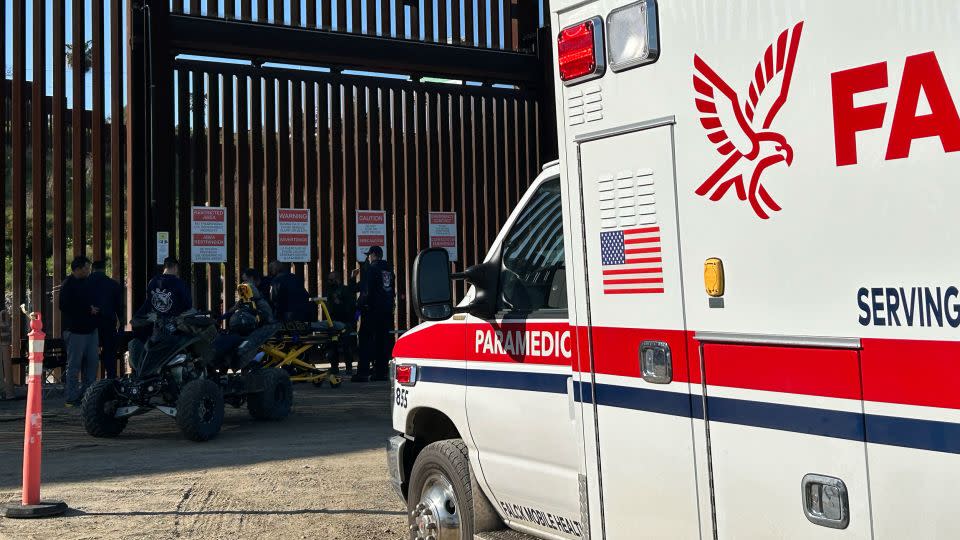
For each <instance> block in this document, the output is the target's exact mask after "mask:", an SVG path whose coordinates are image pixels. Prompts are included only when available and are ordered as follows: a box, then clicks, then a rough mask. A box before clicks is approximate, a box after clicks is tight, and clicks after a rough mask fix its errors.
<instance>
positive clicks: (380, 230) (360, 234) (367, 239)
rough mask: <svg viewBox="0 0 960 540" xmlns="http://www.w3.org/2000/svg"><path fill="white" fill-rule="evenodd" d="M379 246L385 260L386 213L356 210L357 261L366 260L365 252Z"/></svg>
mask: <svg viewBox="0 0 960 540" xmlns="http://www.w3.org/2000/svg"><path fill="white" fill-rule="evenodd" d="M373 246H380V249H382V250H383V258H384V259H386V258H387V213H386V212H385V211H383V210H357V260H358V261H363V260H365V259H366V258H367V250H368V249H370V248H372V247H373Z"/></svg>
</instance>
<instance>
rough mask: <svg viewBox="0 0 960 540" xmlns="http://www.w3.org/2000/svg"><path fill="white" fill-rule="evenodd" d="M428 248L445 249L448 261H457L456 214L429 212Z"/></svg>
mask: <svg viewBox="0 0 960 540" xmlns="http://www.w3.org/2000/svg"><path fill="white" fill-rule="evenodd" d="M430 247H432V248H434V247H439V248H446V250H447V253H449V254H450V260H451V261H456V260H457V213H456V212H430Z"/></svg>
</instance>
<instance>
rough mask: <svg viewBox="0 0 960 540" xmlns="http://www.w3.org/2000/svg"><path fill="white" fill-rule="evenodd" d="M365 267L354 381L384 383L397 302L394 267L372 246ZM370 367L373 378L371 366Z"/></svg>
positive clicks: (361, 276)
mask: <svg viewBox="0 0 960 540" xmlns="http://www.w3.org/2000/svg"><path fill="white" fill-rule="evenodd" d="M366 255H367V264H365V265H364V266H363V269H362V270H361V273H360V299H359V302H358V303H359V305H360V312H361V314H362V319H361V321H360V336H359V337H360V362H359V364H358V365H357V374H356V376H354V377H353V378H352V379H350V380H351V381H353V382H367V381H368V380H373V381H385V380H387V363H388V362H389V361H390V353H391V351H392V350H393V344H392V342H391V339H390V337H391V336H390V332H391V331H392V330H393V309H394V305H395V301H396V295H397V291H396V281H397V280H396V275H395V274H394V273H393V268H392V267H391V266H390V265H389V264H388V263H387V262H386V261H384V260H383V249H382V248H380V246H373V247H371V248H370V249H369V250H368V251H367V253H366ZM371 364H372V365H373V377H370V366H371Z"/></svg>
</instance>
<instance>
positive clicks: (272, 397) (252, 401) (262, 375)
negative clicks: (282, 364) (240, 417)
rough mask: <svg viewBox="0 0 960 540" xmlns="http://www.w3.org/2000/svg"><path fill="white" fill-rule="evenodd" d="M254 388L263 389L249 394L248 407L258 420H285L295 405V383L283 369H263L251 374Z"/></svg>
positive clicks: (251, 414)
mask: <svg viewBox="0 0 960 540" xmlns="http://www.w3.org/2000/svg"><path fill="white" fill-rule="evenodd" d="M250 377H252V378H253V380H252V381H251V382H252V383H253V387H254V388H262V389H263V390H262V391H259V392H256V393H252V394H250V395H249V396H247V409H248V410H249V411H250V416H252V417H254V418H256V419H257V420H283V419H284V418H286V417H287V416H288V415H289V414H290V408H291V407H292V406H293V383H292V382H290V376H289V375H287V373H286V372H285V371H283V370H282V369H273V368H268V369H261V370H259V371H254V372H253V373H251V374H250Z"/></svg>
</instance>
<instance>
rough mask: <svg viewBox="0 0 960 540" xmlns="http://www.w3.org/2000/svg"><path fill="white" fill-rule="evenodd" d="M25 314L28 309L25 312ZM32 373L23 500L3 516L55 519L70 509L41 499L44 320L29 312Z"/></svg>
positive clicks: (25, 449)
mask: <svg viewBox="0 0 960 540" xmlns="http://www.w3.org/2000/svg"><path fill="white" fill-rule="evenodd" d="M24 312H26V310H24ZM28 316H29V318H30V333H29V334H27V337H28V338H29V340H30V346H29V351H30V371H29V375H28V376H27V414H26V419H25V420H26V422H25V424H26V425H25V427H24V431H23V498H22V500H21V502H22V504H20V505H14V504H8V505H6V506H5V507H4V508H3V515H4V516H6V517H10V518H32V517H44V516H54V515H58V514H62V513H64V512H65V511H66V510H67V505H66V504H64V503H63V502H60V501H41V500H40V445H41V441H42V439H43V340H44V339H45V338H46V334H44V333H43V320H41V318H40V314H39V313H37V312H33V313H29V314H28Z"/></svg>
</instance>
